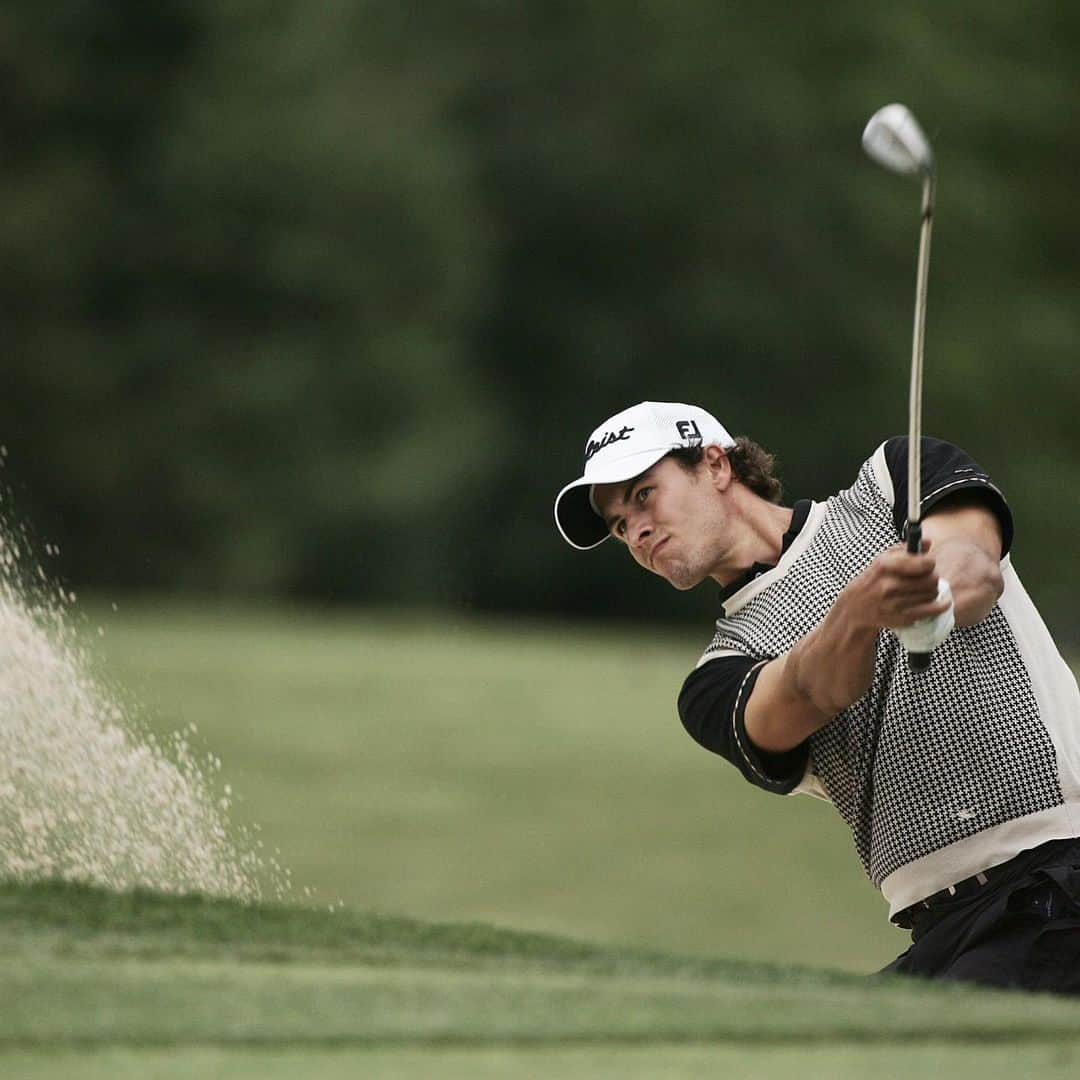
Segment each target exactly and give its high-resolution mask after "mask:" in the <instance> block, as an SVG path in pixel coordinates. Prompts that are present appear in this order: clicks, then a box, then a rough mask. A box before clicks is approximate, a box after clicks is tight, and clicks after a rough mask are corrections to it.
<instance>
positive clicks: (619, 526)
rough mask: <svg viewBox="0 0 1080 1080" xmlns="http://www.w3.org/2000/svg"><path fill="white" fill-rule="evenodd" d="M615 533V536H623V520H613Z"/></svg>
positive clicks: (624, 523)
mask: <svg viewBox="0 0 1080 1080" xmlns="http://www.w3.org/2000/svg"><path fill="white" fill-rule="evenodd" d="M615 535H616V536H625V535H626V522H625V521H622V520H620V521H617V522H615Z"/></svg>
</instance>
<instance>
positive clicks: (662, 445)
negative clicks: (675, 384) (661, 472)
mask: <svg viewBox="0 0 1080 1080" xmlns="http://www.w3.org/2000/svg"><path fill="white" fill-rule="evenodd" d="M734 445H735V440H734V439H733V438H732V437H731V436H730V435H729V434H728V431H727V428H725V427H724V425H723V424H721V423H720V421H719V420H717V419H716V417H715V416H713V415H712V414H711V413H707V412H706V411H705V410H704V409H702V408H700V407H699V406H697V405H681V404H679V403H678V402H676V401H643V402H641V404H640V405H634V406H632V407H631V408H629V409H623V411H622V412H620V413H616V414H615V415H614V416H613V417H611V418H610V419H609V420H605V421H604V422H603V423H602V424H601V425H600V426H599V427H598V428H597V429H596V430H595V431H594V432H593V433H592V434H591V435H590V436H589V441H588V442H587V443H586V444H585V471H584V474H583V475H582V476H581V477H579V478H578V479H577V480H574V481H573V482H572V483H569V484H567V485H566V487H564V488H563V489H562V491H560V492H559V494H558V496H556V498H555V524H556V525H557V526H558V529H559V532H560V533H561V534H562V537H563V539H564V540H565V541H566V542H567V543H568V544H569V545H570V546H571V547H575V548H577V549H578V550H579V551H588V550H589V548H594V547H596V546H597V544H602V543H603V542H604V541H605V540H606V539H607V538H608V536H609V533H608V528H607V525H605V524H604V519H603V518H602V517H601V516H600V515H599V514H598V513H597V512H596V508H595V507H594V506H593V502H592V488H593V485H594V484H618V483H620V482H621V481H623V480H632V479H633V478H634V477H635V476H640V475H641V474H642V473H643V472H645V470H646V469H650V468H652V466H653V465H655V464H656V463H657V462H658V461H659V460H660V459H661V458H662V457H663V456H664V455H665V454H669V453H671V451H672V450H686V449H689V448H691V447H695V446H722V447H723V448H724V449H725V450H727V449H730V448H731V447H732V446H734Z"/></svg>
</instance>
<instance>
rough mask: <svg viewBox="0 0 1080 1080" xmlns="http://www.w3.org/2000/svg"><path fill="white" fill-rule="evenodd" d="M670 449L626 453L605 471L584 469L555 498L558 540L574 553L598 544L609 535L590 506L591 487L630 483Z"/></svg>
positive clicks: (605, 526)
mask: <svg viewBox="0 0 1080 1080" xmlns="http://www.w3.org/2000/svg"><path fill="white" fill-rule="evenodd" d="M671 449H672V448H671V447H670V446H664V447H661V448H659V449H655V450H642V451H640V452H639V453H636V454H629V455H627V456H626V457H624V458H620V459H619V460H617V461H613V462H611V463H610V464H608V466H607V468H600V467H597V468H594V469H592V470H588V469H587V470H586V473H587V475H586V476H582V477H580V478H579V479H577V480H574V481H573V482H572V483H569V484H567V485H566V487H564V488H563V489H562V491H560V492H559V494H558V495H557V496H556V498H555V525H556V527H557V528H558V530H559V532H560V533H561V534H562V538H563V539H564V540H565V541H566V542H567V543H568V544H569V545H570V546H571V547H575V548H577V549H578V551H588V550H589V549H590V548H594V547H597V546H598V545H599V544H602V543H603V542H604V541H605V540H606V539H607V538H608V537H609V536H610V535H611V534H610V533H609V532H608V527H607V525H605V524H604V519H603V518H602V517H600V515H599V514H598V513H597V512H596V511H595V510H594V509H593V507H592V502H591V501H590V492H591V489H592V486H593V485H594V484H618V483H620V482H621V481H623V480H632V479H633V478H634V477H635V476H640V475H641V474H642V473H643V472H645V470H646V469H649V468H651V467H652V466H653V465H655V464H656V463H657V462H658V461H659V460H660V459H661V458H662V457H663V456H664V455H665V454H667V453H669V452H670V451H671Z"/></svg>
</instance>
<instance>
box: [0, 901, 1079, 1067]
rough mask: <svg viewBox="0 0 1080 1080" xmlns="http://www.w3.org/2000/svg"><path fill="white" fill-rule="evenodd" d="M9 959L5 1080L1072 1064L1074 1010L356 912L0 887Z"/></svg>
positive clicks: (1, 987) (1030, 1000) (0, 934)
mask: <svg viewBox="0 0 1080 1080" xmlns="http://www.w3.org/2000/svg"><path fill="white" fill-rule="evenodd" d="M0 956H2V957H3V961H4V968H5V978H4V980H3V983H2V984H0V1071H2V1075H5V1076H43V1077H52V1076H60V1075H65V1074H67V1073H68V1072H69V1071H70V1070H71V1069H72V1068H75V1069H76V1070H77V1073H78V1075H80V1076H103V1077H104V1076H123V1075H130V1076H139V1075H142V1076H145V1075H154V1076H191V1075H200V1076H212V1075H222V1076H238V1075H239V1076H244V1075H251V1076H256V1075H258V1076H272V1077H273V1076H290V1075H320V1076H347V1075H358V1074H359V1073H360V1072H362V1074H363V1075H365V1076H387V1077H389V1076H394V1077H413V1076H415V1077H420V1076H432V1075H439V1076H459V1075H460V1076H559V1077H563V1076H570V1077H577V1076H581V1077H585V1076H613V1077H614V1076H658V1075H663V1076H706V1075H721V1074H723V1073H724V1072H729V1073H730V1074H733V1075H740V1076H772V1075H776V1076H779V1075H781V1074H783V1073H784V1072H785V1070H790V1069H791V1068H793V1067H798V1068H799V1071H800V1072H801V1074H802V1075H821V1076H826V1075H827V1076H841V1077H843V1076H852V1077H854V1076H863V1075H866V1074H867V1072H866V1070H867V1069H870V1070H871V1071H873V1072H874V1073H875V1074H876V1075H878V1076H890V1075H897V1076H899V1075H905V1073H904V1072H903V1070H905V1069H907V1070H910V1071H908V1072H907V1073H906V1075H930V1074H932V1073H933V1072H934V1071H936V1070H937V1069H938V1068H942V1069H948V1070H950V1073H951V1075H955V1076H958V1077H965V1076H981V1077H985V1076H1004V1075H1015V1072H1012V1073H1010V1071H1009V1070H1016V1069H1019V1068H1038V1069H1039V1070H1040V1072H1041V1073H1043V1074H1044V1075H1052V1076H1067V1075H1070V1071H1071V1070H1075V1069H1076V1067H1077V1066H1078V1065H1080V1034H1078V1031H1080V1028H1078V1022H1080V1003H1078V1002H1074V1001H1066V1000H1062V999H1054V998H1050V997H1041V996H1017V995H1012V994H1003V993H990V992H986V991H977V990H972V989H966V988H958V987H944V986H936V985H930V984H922V983H916V982H914V981H911V982H908V981H884V980H875V981H872V982H871V981H868V980H866V979H864V978H860V977H856V976H852V975H850V974H845V973H826V972H821V971H813V970H805V969H803V970H800V969H791V968H781V967H778V966H773V965H762V964H747V963H741V962H732V961H727V960H720V959H715V958H713V959H709V958H705V957H702V956H691V957H680V956H675V955H668V954H664V953H657V952H652V951H646V950H640V949H629V948H619V947H612V946H597V945H590V944H586V943H583V942H580V941H572V940H568V939H562V938H557V937H553V936H549V935H538V934H521V933H516V932H513V931H506V930H499V929H496V928H493V927H490V926H485V925H478V924H472V925H453V924H441V925H435V924H427V923H420V922H416V921H413V920H408V919H402V918H380V917H374V916H369V915H363V914H360V913H356V912H353V911H351V910H348V909H346V910H344V911H338V912H334V913H330V912H327V911H321V910H316V909H303V908H297V907H283V906H262V907H243V906H241V905H238V904H234V903H230V902H225V901H207V900H205V899H202V898H198V897H186V898H179V899H178V898H164V897H160V896H154V895H150V894H134V895H125V896H116V895H112V894H106V893H102V892H98V891H95V890H91V889H86V888H82V887H73V886H55V885H40V886H32V887H16V886H6V887H3V888H0ZM800 1062H802V1063H803V1064H802V1065H801V1066H800V1065H799V1063H800ZM814 1070H816V1071H814Z"/></svg>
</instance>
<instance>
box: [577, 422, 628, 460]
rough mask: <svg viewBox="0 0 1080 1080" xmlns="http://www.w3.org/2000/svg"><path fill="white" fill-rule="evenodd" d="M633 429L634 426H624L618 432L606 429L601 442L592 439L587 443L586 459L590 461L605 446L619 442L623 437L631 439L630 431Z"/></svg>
mask: <svg viewBox="0 0 1080 1080" xmlns="http://www.w3.org/2000/svg"><path fill="white" fill-rule="evenodd" d="M633 430H634V429H633V428H632V427H624V428H621V429H620V430H619V433H618V434H616V433H615V432H614V431H605V432H604V434H603V435H601V436H600V441H599V442H597V441H596V440H595V439H590V440H589V441H588V443H586V445H585V460H586V461H588V460H589V459H590V458H591V457H592V456H593V454H596V453H599V452H600V451H601V450H603V449H604V447H605V446H610V445H611V444H612V443H615V442H619V441H621V440H622V439H629V438H630V432H631V431H633Z"/></svg>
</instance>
